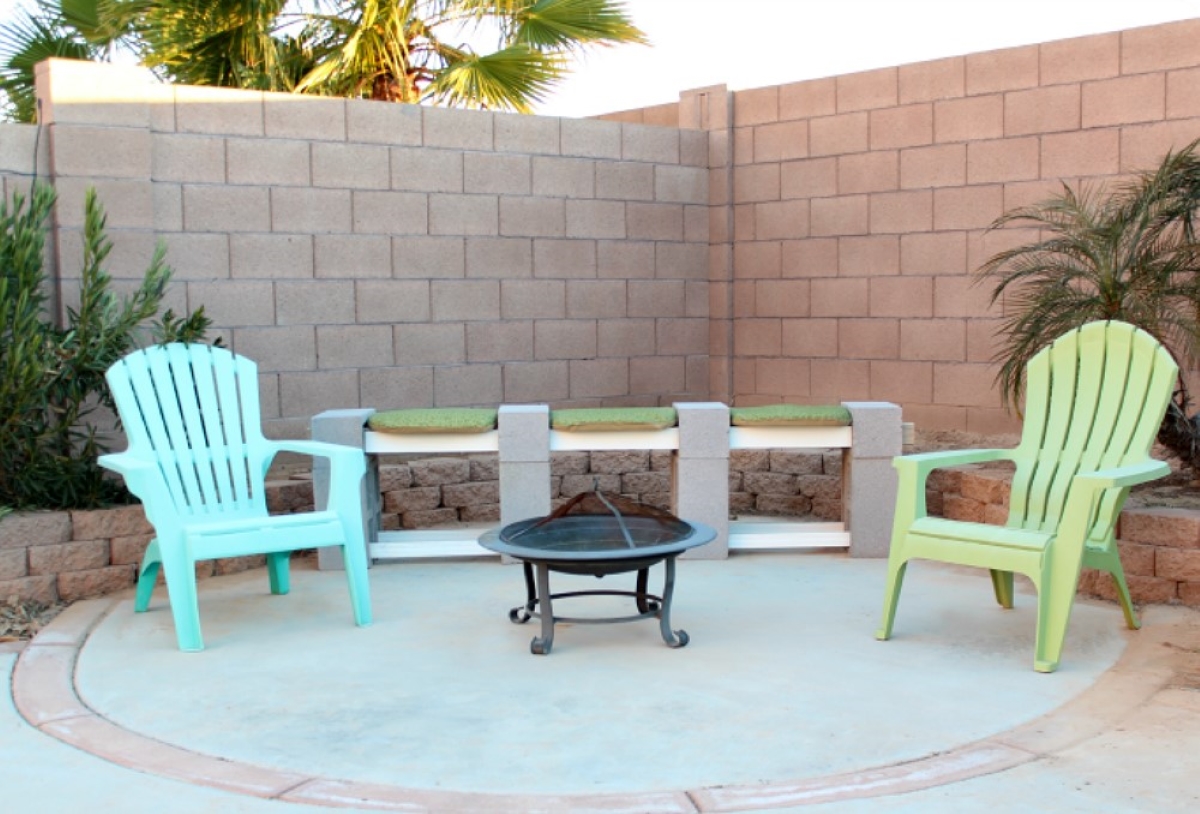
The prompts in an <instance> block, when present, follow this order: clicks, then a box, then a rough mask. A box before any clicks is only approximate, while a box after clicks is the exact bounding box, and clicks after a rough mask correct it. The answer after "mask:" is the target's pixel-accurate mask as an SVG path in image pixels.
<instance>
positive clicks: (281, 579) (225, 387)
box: [100, 344, 371, 651]
mask: <svg viewBox="0 0 1200 814" xmlns="http://www.w3.org/2000/svg"><path fill="white" fill-rule="evenodd" d="M107 379H108V384H109V387H110V388H111V390H112V394H113V399H114V401H115V403H116V406H117V411H118V414H119V415H120V418H121V422H122V424H123V426H124V430H125V434H126V436H127V437H128V439H129V447H128V449H127V450H126V451H125V452H121V453H117V454H111V455H103V456H101V457H100V465H101V466H103V467H105V468H107V469H111V470H113V471H115V472H118V473H120V474H121V475H122V476H123V477H124V478H125V483H126V485H127V486H128V487H129V490H130V491H131V492H132V493H133V494H134V495H136V496H137V497H138V498H140V499H141V501H142V504H143V506H144V508H145V512H146V517H147V519H148V520H149V521H150V523H151V524H152V525H153V526H154V531H155V537H154V539H153V540H151V542H150V544H149V545H148V546H147V548H146V553H145V556H144V558H143V560H142V564H141V568H140V570H139V573H138V581H137V596H136V600H135V604H134V609H135V610H136V611H138V612H142V611H145V610H146V608H147V607H148V606H149V603H150V598H151V594H152V593H153V591H154V586H155V581H156V577H157V575H158V572H159V569H160V568H161V569H162V571H163V573H164V576H165V578H166V583H167V592H168V598H169V601H170V605H171V612H172V614H173V616H174V621H175V633H176V636H177V638H178V641H179V648H180V649H181V650H185V651H196V650H202V649H204V641H203V638H202V636H201V632H200V615H199V603H198V596H197V590H196V569H195V566H196V563H197V562H198V561H201V560H211V559H216V558H220V557H241V556H246V555H252V554H265V555H266V559H267V573H268V577H269V581H270V588H271V593H273V594H286V593H287V592H288V588H289V573H288V566H289V558H290V555H291V553H292V552H293V551H296V550H300V549H308V548H317V547H321V546H340V547H341V548H342V550H343V552H344V554H345V562H346V578H347V581H348V582H349V588H350V600H351V605H352V607H353V612H354V621H355V622H356V623H357V624H358V625H367V624H370V622H371V608H370V591H369V585H368V581H367V559H366V547H365V544H364V541H363V525H362V500H361V497H360V494H359V484H360V482H361V481H362V477H363V473H364V471H365V463H364V460H363V454H362V452H361V450H357V449H353V448H350V447H343V446H338V445H335V444H325V443H319V442H314V441H269V440H267V439H266V438H265V437H264V436H263V434H262V428H261V413H260V409H259V396H258V369H257V366H256V365H255V364H254V362H252V361H250V360H249V359H246V358H244V357H240V356H235V355H234V354H232V353H230V352H229V351H227V350H224V349H222V348H215V347H211V346H209V345H184V344H170V345H163V346H158V347H152V348H147V349H145V350H140V351H136V352H134V353H131V354H129V355H128V356H126V357H125V358H123V359H122V360H121V361H119V362H117V363H116V364H114V365H113V366H112V367H111V368H109V370H108V373H107ZM283 451H287V452H295V453H301V454H305V455H312V456H323V457H326V458H328V459H329V461H330V466H331V468H332V477H331V479H330V481H331V488H330V494H329V501H328V506H327V507H326V508H324V509H318V510H317V511H311V512H303V513H298V514H286V515H271V514H269V513H268V510H267V503H266V494H265V481H266V474H267V470H268V469H269V467H270V465H271V461H272V459H273V458H274V457H275V455H276V454H277V453H279V452H283Z"/></svg>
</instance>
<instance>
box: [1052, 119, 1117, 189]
mask: <svg viewBox="0 0 1200 814" xmlns="http://www.w3.org/2000/svg"><path fill="white" fill-rule="evenodd" d="M1041 142H1042V150H1041V177H1042V178H1060V177H1062V176H1065V175H1115V174H1116V173H1117V172H1118V170H1119V167H1120V161H1121V158H1122V150H1121V133H1120V132H1119V131H1118V130H1117V129H1116V128H1112V129H1099V130H1084V131H1082V132H1077V133H1059V134H1057V135H1047V136H1042V139H1041Z"/></svg>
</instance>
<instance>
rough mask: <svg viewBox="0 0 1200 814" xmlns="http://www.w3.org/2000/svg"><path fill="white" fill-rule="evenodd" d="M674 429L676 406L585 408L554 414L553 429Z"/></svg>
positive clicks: (590, 430)
mask: <svg viewBox="0 0 1200 814" xmlns="http://www.w3.org/2000/svg"><path fill="white" fill-rule="evenodd" d="M674 426H675V408H674V407H585V408H575V409H569V410H551V411H550V428H551V429H555V430H566V431H568V432H596V431H600V432H603V431H610V432H611V431H618V430H664V429H666V428H667V427H674Z"/></svg>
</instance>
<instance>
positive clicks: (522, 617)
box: [508, 562, 537, 625]
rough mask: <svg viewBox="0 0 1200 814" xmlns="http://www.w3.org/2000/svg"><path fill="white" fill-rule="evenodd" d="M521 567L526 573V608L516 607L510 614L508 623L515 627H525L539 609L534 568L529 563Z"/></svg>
mask: <svg viewBox="0 0 1200 814" xmlns="http://www.w3.org/2000/svg"><path fill="white" fill-rule="evenodd" d="M521 565H522V566H523V568H524V571H525V606H524V607H516V608H513V609H512V610H510V611H509V612H508V621H510V622H512V623H513V624H514V625H523V624H525V623H526V622H528V621H529V620H530V619H532V618H533V613H534V608H536V607H537V588H535V587H534V584H533V566H532V565H530V564H529V563H528V562H523V563H521Z"/></svg>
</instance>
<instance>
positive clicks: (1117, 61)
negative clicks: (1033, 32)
mask: <svg viewBox="0 0 1200 814" xmlns="http://www.w3.org/2000/svg"><path fill="white" fill-rule="evenodd" d="M1121 36H1122V35H1121V34H1120V33H1117V32H1114V33H1111V34H1097V35H1092V36H1088V37H1074V38H1072V39H1068V40H1059V41H1057V42H1046V43H1042V45H1041V47H1040V48H1039V50H1040V52H1041V54H1040V57H1041V59H1040V62H1041V64H1040V66H1039V68H1040V72H1041V82H1042V84H1043V85H1059V84H1067V83H1070V82H1083V81H1086V80H1090V79H1107V78H1109V77H1112V76H1116V75H1117V74H1119V73H1120V72H1121Z"/></svg>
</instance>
